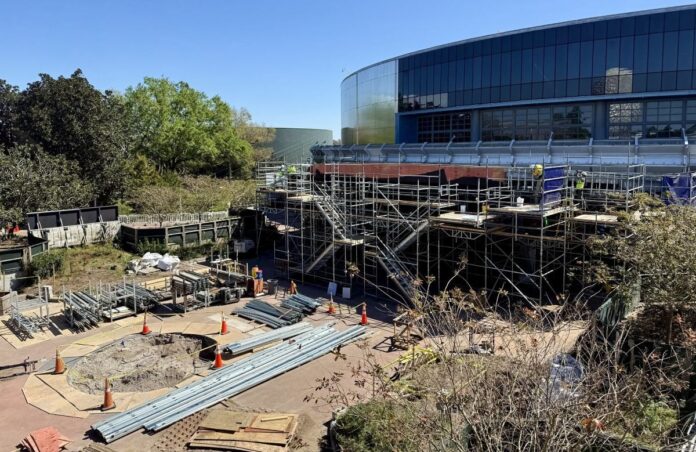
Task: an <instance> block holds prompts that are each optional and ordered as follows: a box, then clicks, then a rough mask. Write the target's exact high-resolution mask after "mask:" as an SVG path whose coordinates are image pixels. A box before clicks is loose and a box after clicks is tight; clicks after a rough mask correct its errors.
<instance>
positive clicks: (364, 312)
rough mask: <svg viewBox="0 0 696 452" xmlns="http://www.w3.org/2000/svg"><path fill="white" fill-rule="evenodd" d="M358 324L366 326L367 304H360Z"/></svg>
mask: <svg viewBox="0 0 696 452" xmlns="http://www.w3.org/2000/svg"><path fill="white" fill-rule="evenodd" d="M360 324H361V325H367V303H363V304H362V315H361V316H360Z"/></svg>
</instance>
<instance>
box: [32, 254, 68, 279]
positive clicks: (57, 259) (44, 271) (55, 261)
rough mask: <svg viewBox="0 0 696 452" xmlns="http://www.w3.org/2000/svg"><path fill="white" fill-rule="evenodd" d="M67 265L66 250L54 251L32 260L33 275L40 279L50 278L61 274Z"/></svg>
mask: <svg viewBox="0 0 696 452" xmlns="http://www.w3.org/2000/svg"><path fill="white" fill-rule="evenodd" d="M64 263H65V252H64V250H52V251H46V252H45V253H42V254H39V255H38V256H34V257H33V258H32V260H31V273H32V275H34V276H38V277H39V278H48V277H50V276H52V275H53V274H55V273H57V272H60V271H61V270H62V268H63V264H64Z"/></svg>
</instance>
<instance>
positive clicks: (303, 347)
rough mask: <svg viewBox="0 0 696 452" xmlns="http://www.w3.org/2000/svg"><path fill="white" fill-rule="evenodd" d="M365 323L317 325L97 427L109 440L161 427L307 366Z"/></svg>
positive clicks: (352, 337)
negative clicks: (339, 328) (343, 326)
mask: <svg viewBox="0 0 696 452" xmlns="http://www.w3.org/2000/svg"><path fill="white" fill-rule="evenodd" d="M364 333H365V327H362V326H357V325H356V326H353V327H351V328H349V329H347V330H344V331H336V330H335V329H334V328H332V327H331V326H329V325H325V326H322V327H318V328H314V329H312V330H311V331H309V332H307V333H304V334H302V335H300V336H298V337H296V338H295V339H294V340H293V341H288V342H283V343H282V344H279V345H276V346H274V347H271V348H269V349H266V350H264V351H261V352H258V353H254V354H253V355H251V356H250V357H248V358H245V359H242V360H240V361H237V362H235V363H234V364H232V365H229V366H226V367H223V368H222V369H219V370H217V371H215V372H214V373H212V374H210V375H208V376H206V377H204V378H202V379H200V380H198V381H196V382H193V383H191V384H189V385H187V386H184V387H183V388H180V389H175V390H173V391H172V392H170V393H169V394H167V395H164V396H162V397H159V398H157V399H155V400H152V401H150V402H146V403H145V404H143V405H141V406H139V407H137V408H134V409H132V410H128V411H125V412H123V413H121V414H117V415H115V416H112V417H110V418H109V419H106V420H104V421H101V422H97V423H95V424H94V425H92V429H93V430H95V431H97V432H99V434H100V435H101V436H102V438H104V440H105V441H106V442H107V443H109V442H112V441H114V440H116V439H118V438H122V437H124V436H126V435H128V434H130V433H132V432H134V431H136V430H138V429H140V428H143V427H144V428H145V429H146V430H149V431H159V430H162V429H163V428H165V427H167V426H169V425H172V424H174V423H175V422H177V421H179V420H181V419H184V418H185V417H187V416H190V415H191V414H194V413H197V412H198V411H200V410H203V409H205V408H208V407H211V406H213V405H215V404H217V403H219V402H221V401H223V400H225V399H227V398H229V397H232V396H234V395H237V394H239V393H241V392H243V391H246V390H247V389H250V388H253V387H254V386H256V385H259V384H261V383H263V382H265V381H268V380H270V379H272V378H274V377H276V376H278V375H281V374H283V373H285V372H288V371H289V370H292V369H294V368H296V367H299V366H302V365H303V364H306V363H309V362H311V361H313V360H315V359H317V358H319V357H321V356H323V355H326V354H327V353H329V352H330V351H331V350H333V349H335V348H336V347H338V346H341V345H345V344H347V343H349V342H352V341H354V340H356V339H358V338H360V337H361V336H362V335H363V334H364Z"/></svg>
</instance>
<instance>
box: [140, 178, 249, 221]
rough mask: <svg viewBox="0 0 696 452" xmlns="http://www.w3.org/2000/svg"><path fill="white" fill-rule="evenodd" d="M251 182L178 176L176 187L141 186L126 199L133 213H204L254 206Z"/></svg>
mask: <svg viewBox="0 0 696 452" xmlns="http://www.w3.org/2000/svg"><path fill="white" fill-rule="evenodd" d="M255 188H256V187H255V185H254V181H252V180H231V181H228V180H225V179H214V178H212V177H205V176H199V177H190V176H187V177H182V178H180V179H179V180H178V184H177V185H150V186H143V187H141V188H139V189H138V190H136V191H135V193H134V194H133V197H132V198H131V199H130V200H129V205H130V206H131V207H132V208H133V210H134V211H137V212H140V213H145V214H150V215H165V214H168V213H174V212H207V211H221V210H228V209H229V208H230V207H232V208H239V207H247V206H249V205H252V204H253V203H254V194H255Z"/></svg>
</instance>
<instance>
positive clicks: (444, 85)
mask: <svg viewBox="0 0 696 452" xmlns="http://www.w3.org/2000/svg"><path fill="white" fill-rule="evenodd" d="M695 19H696V17H695V16H694V11H693V10H687V11H675V12H669V13H660V14H649V15H643V16H636V17H625V18H622V19H613V20H600V21H596V22H588V23H583V24H576V25H570V26H558V27H551V28H546V29H544V30H536V31H529V32H523V33H519V34H514V35H507V36H501V37H497V38H492V39H483V40H479V41H475V42H471V43H465V44H459V45H453V46H450V47H444V48H440V49H436V50H432V51H428V52H423V53H419V54H416V55H411V56H407V57H403V58H400V59H399V111H410V110H419V109H423V108H425V109H431V108H443V107H456V106H468V105H477V104H488V103H497V102H510V101H523V100H540V99H552V98H565V97H582V96H596V95H604V94H625V93H646V92H651V93H659V92H664V91H675V90H690V89H694V88H696V77H694V69H696V65H695V64H694V63H696V58H694V51H695V50H696V46H695V45H694V39H695V38H696V34H695V33H694V30H695V29H696V20H695Z"/></svg>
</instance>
